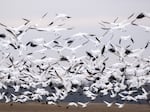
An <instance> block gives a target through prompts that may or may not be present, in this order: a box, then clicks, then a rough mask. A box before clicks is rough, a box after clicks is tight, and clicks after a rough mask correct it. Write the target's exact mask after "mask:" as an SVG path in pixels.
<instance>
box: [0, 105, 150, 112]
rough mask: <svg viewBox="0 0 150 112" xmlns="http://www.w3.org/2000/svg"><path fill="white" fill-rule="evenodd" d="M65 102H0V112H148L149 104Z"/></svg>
mask: <svg viewBox="0 0 150 112" xmlns="http://www.w3.org/2000/svg"><path fill="white" fill-rule="evenodd" d="M66 106H67V104H59V105H58V106H54V105H47V104H39V103H27V104H19V103H15V104H4V103H0V112H150V105H143V104H140V105H135V104H126V105H125V107H123V108H121V109H118V108H117V107H116V106H115V105H114V106H112V107H110V108H108V107H106V105H105V104H98V103H92V104H89V105H88V107H86V108H82V107H69V108H66Z"/></svg>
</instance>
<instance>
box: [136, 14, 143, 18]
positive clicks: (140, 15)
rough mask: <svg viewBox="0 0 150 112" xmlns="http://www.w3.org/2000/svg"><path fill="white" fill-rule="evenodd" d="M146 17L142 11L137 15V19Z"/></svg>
mask: <svg viewBox="0 0 150 112" xmlns="http://www.w3.org/2000/svg"><path fill="white" fill-rule="evenodd" d="M144 17H145V15H144V13H140V14H139V15H138V16H137V17H136V19H142V18H144Z"/></svg>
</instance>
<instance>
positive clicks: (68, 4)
mask: <svg viewBox="0 0 150 112" xmlns="http://www.w3.org/2000/svg"><path fill="white" fill-rule="evenodd" d="M0 1H1V7H0V14H1V15H0V21H2V22H6V23H10V24H14V22H15V23H17V22H19V21H21V18H23V17H24V18H31V19H38V18H39V17H41V15H42V14H44V13H45V12H48V13H49V14H48V17H49V18H53V17H54V16H55V14H56V13H65V14H68V15H70V16H71V17H73V19H74V22H73V23H74V24H77V25H81V26H84V25H85V26H88V25H89V26H91V25H96V24H97V22H98V20H102V19H112V18H113V19H114V18H115V17H118V16H119V17H127V16H129V15H130V14H132V13H139V12H147V11H149V10H150V7H149V5H150V1H149V0H11V1H10V0H0Z"/></svg>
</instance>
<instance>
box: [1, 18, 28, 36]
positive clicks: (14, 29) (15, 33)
mask: <svg viewBox="0 0 150 112" xmlns="http://www.w3.org/2000/svg"><path fill="white" fill-rule="evenodd" d="M23 20H25V21H26V22H25V23H24V24H23V25H20V26H18V27H10V26H6V25H4V24H2V23H0V25H1V26H3V27H4V28H5V29H6V31H8V32H9V33H10V34H12V35H13V36H14V37H17V36H19V35H20V34H21V33H23V32H24V29H23V28H24V27H25V26H26V25H27V24H28V23H29V22H30V21H29V20H27V19H23Z"/></svg>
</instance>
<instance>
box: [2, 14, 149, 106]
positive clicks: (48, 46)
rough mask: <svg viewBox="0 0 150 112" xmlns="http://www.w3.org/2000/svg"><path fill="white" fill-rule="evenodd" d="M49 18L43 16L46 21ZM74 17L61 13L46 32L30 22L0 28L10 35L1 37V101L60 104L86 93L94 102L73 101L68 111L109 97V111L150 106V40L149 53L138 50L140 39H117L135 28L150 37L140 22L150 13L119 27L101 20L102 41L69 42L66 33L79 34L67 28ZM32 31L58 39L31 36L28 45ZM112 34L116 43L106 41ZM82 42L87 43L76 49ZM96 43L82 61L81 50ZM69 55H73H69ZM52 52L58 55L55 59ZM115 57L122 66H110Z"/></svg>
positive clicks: (88, 37)
mask: <svg viewBox="0 0 150 112" xmlns="http://www.w3.org/2000/svg"><path fill="white" fill-rule="evenodd" d="M47 14H48V13H45V14H44V15H43V16H42V18H41V19H40V22H41V21H42V20H43V19H44V18H45V17H46V16H47ZM133 17H134V19H132V18H133ZM70 18H71V17H70V16H68V15H65V14H57V15H56V17H55V18H54V19H53V20H52V21H51V22H50V23H49V24H48V25H47V26H45V27H40V26H39V24H38V23H36V24H33V22H32V21H31V20H29V19H25V18H23V21H25V23H24V24H23V25H21V26H19V27H11V26H7V25H5V24H3V23H0V27H1V29H3V30H5V33H0V57H1V60H0V100H1V101H3V102H5V103H9V102H21V103H24V102H28V101H38V102H46V103H47V104H54V105H57V104H58V103H59V102H61V101H63V100H65V99H66V98H67V96H69V95H71V94H73V93H75V92H80V95H84V96H86V97H87V98H89V101H88V102H84V103H83V102H81V101H82V100H81V101H78V102H73V99H72V102H69V103H68V105H67V108H68V107H69V106H76V107H77V106H79V105H80V106H82V107H83V108H84V107H86V106H87V105H88V103H89V102H90V101H94V100H95V99H96V98H97V97H98V96H100V97H101V98H103V96H108V97H109V98H110V99H113V101H112V102H110V101H109V98H108V99H107V100H104V101H103V102H104V103H105V104H106V105H107V107H110V106H112V104H115V105H117V106H118V108H122V107H123V106H124V104H125V103H128V102H139V101H140V100H145V101H148V102H149V100H150V99H149V95H150V91H149V89H147V88H148V87H149V86H150V57H143V53H144V52H147V49H148V45H149V43H150V41H148V42H147V43H145V46H144V47H143V48H138V49H133V48H132V47H133V45H134V43H135V40H134V38H133V37H132V36H131V35H128V36H120V38H119V40H118V44H114V43H113V42H112V40H113V39H114V38H115V34H114V31H115V30H119V31H120V32H123V31H125V28H126V27H127V26H129V25H133V26H135V27H140V28H142V29H145V31H146V32H147V33H150V27H149V26H144V25H141V24H138V23H137V22H136V21H138V20H142V19H143V18H150V14H148V13H140V14H138V15H137V16H135V14H132V15H131V16H129V17H128V18H127V19H126V20H124V21H121V22H118V18H116V19H115V20H114V21H113V22H107V21H101V22H100V25H101V26H102V27H101V29H102V30H104V31H105V33H104V34H103V35H102V36H101V37H98V36H96V35H95V34H92V33H84V32H79V33H76V34H73V35H71V36H69V37H68V38H66V37H65V38H64V37H63V36H62V35H61V34H60V31H68V30H72V29H73V28H72V27H65V21H66V20H68V19H70ZM131 19H132V21H131ZM58 23H59V24H58ZM31 30H32V31H36V32H40V33H41V32H47V33H54V39H52V40H51V39H49V40H45V39H44V38H35V39H32V37H30V40H26V41H27V42H26V41H25V42H24V41H23V40H24V38H26V35H27V33H28V32H29V31H31ZM108 34H111V35H112V36H111V37H110V39H109V40H108V41H107V42H102V38H107V35H108ZM81 39H83V40H84V41H83V43H80V44H79V45H75V44H74V43H75V42H76V41H80V40H81ZM125 42H128V43H130V44H129V45H127V46H125V47H123V46H122V43H125ZM91 44H92V45H94V46H95V48H94V49H89V50H85V52H84V54H85V55H83V56H80V57H78V56H77V54H78V52H77V50H79V49H83V48H84V47H86V46H89V45H91ZM66 50H68V51H69V53H70V54H71V55H65V54H63V52H64V51H66ZM48 52H49V53H48ZM51 52H55V53H56V54H57V55H56V56H53V57H52V56H49V54H51ZM112 55H113V56H115V58H116V59H117V61H115V62H114V63H113V64H109V60H110V58H111V56H112ZM120 101H122V102H121V103H120Z"/></svg>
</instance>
